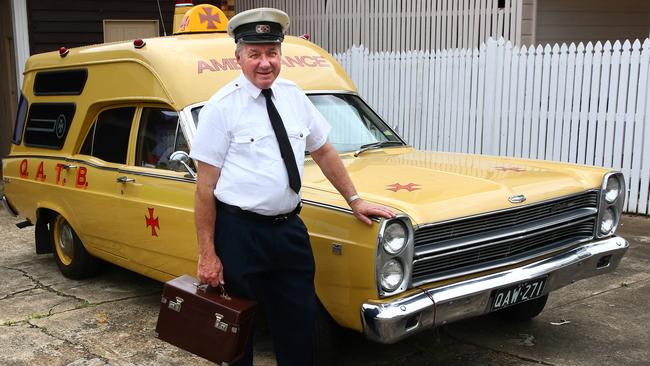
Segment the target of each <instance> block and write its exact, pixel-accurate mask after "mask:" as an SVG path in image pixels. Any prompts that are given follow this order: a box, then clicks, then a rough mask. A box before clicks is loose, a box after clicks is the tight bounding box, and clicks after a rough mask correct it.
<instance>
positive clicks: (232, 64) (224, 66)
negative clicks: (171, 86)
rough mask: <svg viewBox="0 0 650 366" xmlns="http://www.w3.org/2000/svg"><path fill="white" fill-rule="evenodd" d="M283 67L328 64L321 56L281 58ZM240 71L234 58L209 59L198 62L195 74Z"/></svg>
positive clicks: (321, 65) (324, 65)
mask: <svg viewBox="0 0 650 366" xmlns="http://www.w3.org/2000/svg"><path fill="white" fill-rule="evenodd" d="M280 62H281V63H282V66H284V67H310V68H311V67H330V64H329V62H327V60H326V59H325V57H323V56H283V57H282V58H281V60H280ZM228 70H241V67H240V66H239V64H238V63H237V59H235V58H222V59H221V61H218V60H216V59H213V58H211V59H210V60H208V61H206V60H199V61H198V63H197V73H198V74H202V73H203V72H204V71H228Z"/></svg>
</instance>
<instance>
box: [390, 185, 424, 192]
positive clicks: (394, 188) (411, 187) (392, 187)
mask: <svg viewBox="0 0 650 366" xmlns="http://www.w3.org/2000/svg"><path fill="white" fill-rule="evenodd" d="M400 189H404V190H407V191H409V192H413V191H415V190H418V189H420V185H419V184H415V183H409V184H405V185H401V184H399V183H393V184H389V185H387V186H386V190H387V191H393V192H397V191H399V190H400Z"/></svg>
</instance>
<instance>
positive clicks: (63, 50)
mask: <svg viewBox="0 0 650 366" xmlns="http://www.w3.org/2000/svg"><path fill="white" fill-rule="evenodd" d="M68 53H70V50H69V49H67V48H65V47H61V48H59V56H61V57H65V56H67V55H68Z"/></svg>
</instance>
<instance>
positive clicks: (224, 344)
mask: <svg viewBox="0 0 650 366" xmlns="http://www.w3.org/2000/svg"><path fill="white" fill-rule="evenodd" d="M197 282H198V281H197V280H196V279H195V278H193V277H191V276H188V275H184V276H181V277H178V278H175V279H173V280H171V281H169V282H167V283H165V288H164V290H163V295H162V299H161V304H160V313H159V314H158V324H156V332H157V333H158V338H160V339H162V340H163V341H165V342H168V343H171V344H173V345H175V346H177V347H179V348H182V349H184V350H186V351H189V352H192V353H194V354H195V355H198V356H201V357H203V358H206V359H208V360H210V361H212V362H216V363H219V364H222V365H227V364H229V363H231V362H233V361H236V360H238V359H239V358H241V356H242V355H243V354H244V348H245V347H246V342H247V340H248V337H249V336H250V333H251V327H252V325H253V324H252V323H253V316H254V314H255V308H256V303H255V302H254V301H251V300H246V299H242V298H237V297H234V296H233V297H230V296H228V295H226V294H225V291H224V293H221V292H220V291H219V290H218V289H212V288H208V289H205V287H203V288H201V287H199V286H198V285H197Z"/></svg>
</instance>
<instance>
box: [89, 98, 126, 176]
mask: <svg viewBox="0 0 650 366" xmlns="http://www.w3.org/2000/svg"><path fill="white" fill-rule="evenodd" d="M134 114H135V107H125V108H114V109H108V110H105V111H102V112H101V113H100V114H99V116H97V119H96V120H95V123H94V125H93V127H92V128H91V129H90V132H88V136H86V140H85V141H84V144H83V146H82V147H81V151H80V153H81V154H86V155H92V156H94V157H97V158H99V159H102V160H104V161H107V162H109V163H117V164H125V163H126V153H127V151H128V149H129V133H130V131H131V123H132V122H133V115H134Z"/></svg>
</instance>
